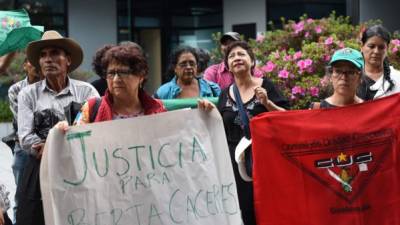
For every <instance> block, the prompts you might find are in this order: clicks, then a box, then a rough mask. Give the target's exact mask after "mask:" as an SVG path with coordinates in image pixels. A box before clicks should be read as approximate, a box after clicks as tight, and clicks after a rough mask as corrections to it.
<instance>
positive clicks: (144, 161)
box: [64, 131, 207, 186]
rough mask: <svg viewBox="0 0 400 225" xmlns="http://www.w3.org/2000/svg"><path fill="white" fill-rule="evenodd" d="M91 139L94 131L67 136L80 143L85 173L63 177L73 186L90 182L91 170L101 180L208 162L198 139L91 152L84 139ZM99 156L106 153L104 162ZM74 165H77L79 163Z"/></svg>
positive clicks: (68, 138)
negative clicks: (72, 177) (88, 177)
mask: <svg viewBox="0 0 400 225" xmlns="http://www.w3.org/2000/svg"><path fill="white" fill-rule="evenodd" d="M90 136H91V131H85V132H78V133H71V134H68V136H67V140H68V142H69V144H70V145H72V144H73V143H72V142H73V141H78V142H79V143H80V153H81V154H80V159H79V160H80V161H81V162H82V163H81V164H82V170H81V171H83V172H82V173H81V174H79V175H77V176H76V177H75V178H74V179H71V178H64V183H67V184H69V185H73V186H77V185H81V184H82V183H84V182H85V180H86V179H87V173H88V170H89V171H92V170H95V171H96V174H97V176H98V177H106V176H110V175H117V176H118V177H123V176H126V175H132V173H134V174H135V173H136V174H140V173H141V172H143V173H148V172H149V171H151V170H153V171H155V170H165V169H173V168H181V169H182V168H183V167H184V166H185V164H188V163H198V162H200V163H201V162H205V161H207V155H206V152H205V151H204V149H203V147H202V146H201V144H200V142H199V141H198V139H197V138H196V137H193V138H191V141H190V142H189V143H188V141H187V142H186V143H184V142H183V141H178V142H177V143H176V144H171V143H162V144H157V146H155V145H151V144H148V145H131V146H128V147H116V148H112V149H106V148H104V149H103V151H92V152H89V150H88V147H87V145H86V143H85V138H87V137H90ZM186 139H187V138H186ZM99 154H103V157H101V158H102V159H101V161H100V159H99ZM90 156H91V157H90ZM90 162H91V163H90ZM74 163H77V162H76V160H75V161H74ZM99 165H101V166H99ZM100 167H102V168H100Z"/></svg>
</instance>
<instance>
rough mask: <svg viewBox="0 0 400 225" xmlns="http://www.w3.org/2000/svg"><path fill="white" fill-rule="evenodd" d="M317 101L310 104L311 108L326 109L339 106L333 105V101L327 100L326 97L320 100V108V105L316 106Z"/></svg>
mask: <svg viewBox="0 0 400 225" xmlns="http://www.w3.org/2000/svg"><path fill="white" fill-rule="evenodd" d="M315 104H316V103H315V102H311V104H310V107H309V108H310V109H326V108H335V107H337V106H336V105H332V104H331V103H329V102H327V101H326V100H325V99H324V100H322V101H320V102H319V108H318V106H317V107H316V108H314V107H315Z"/></svg>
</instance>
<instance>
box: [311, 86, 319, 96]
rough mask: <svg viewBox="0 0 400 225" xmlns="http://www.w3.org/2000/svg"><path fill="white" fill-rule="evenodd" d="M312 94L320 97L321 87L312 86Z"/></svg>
mask: <svg viewBox="0 0 400 225" xmlns="http://www.w3.org/2000/svg"><path fill="white" fill-rule="evenodd" d="M310 94H311V96H314V97H318V95H319V88H317V87H311V88H310Z"/></svg>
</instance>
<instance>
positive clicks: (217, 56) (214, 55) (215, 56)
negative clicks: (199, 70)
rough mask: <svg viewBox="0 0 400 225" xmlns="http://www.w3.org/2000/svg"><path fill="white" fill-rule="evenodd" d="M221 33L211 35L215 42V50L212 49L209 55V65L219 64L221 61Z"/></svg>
mask: <svg viewBox="0 0 400 225" xmlns="http://www.w3.org/2000/svg"><path fill="white" fill-rule="evenodd" d="M221 37H222V34H221V32H217V33H214V34H212V39H213V41H214V42H215V48H213V49H212V50H211V52H210V55H211V60H210V61H211V64H216V63H220V62H221V61H222V57H223V56H222V53H221V43H219V40H220V39H221Z"/></svg>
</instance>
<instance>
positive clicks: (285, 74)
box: [278, 69, 289, 79]
mask: <svg viewBox="0 0 400 225" xmlns="http://www.w3.org/2000/svg"><path fill="white" fill-rule="evenodd" d="M278 77H280V78H284V79H287V78H288V77H289V72H288V71H287V70H285V69H283V70H281V71H279V74H278Z"/></svg>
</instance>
